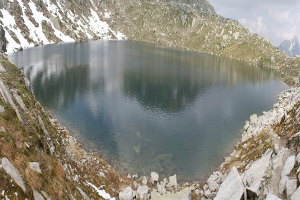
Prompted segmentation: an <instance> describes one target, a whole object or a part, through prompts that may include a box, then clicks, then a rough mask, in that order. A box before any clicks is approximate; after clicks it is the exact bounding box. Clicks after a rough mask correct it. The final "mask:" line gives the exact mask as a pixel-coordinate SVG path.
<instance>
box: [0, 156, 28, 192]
mask: <svg viewBox="0 0 300 200" xmlns="http://www.w3.org/2000/svg"><path fill="white" fill-rule="evenodd" d="M2 168H3V169H4V171H5V172H6V173H7V174H8V175H9V176H10V177H11V178H12V179H13V180H14V181H15V182H16V183H17V184H18V186H20V188H22V190H23V192H26V187H25V184H24V181H23V179H22V177H21V175H20V173H19V171H18V170H17V169H16V168H15V166H14V165H13V164H12V163H11V162H10V161H9V160H8V159H7V158H6V157H4V158H2Z"/></svg>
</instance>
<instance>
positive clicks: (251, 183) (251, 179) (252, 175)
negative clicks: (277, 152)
mask: <svg viewBox="0 0 300 200" xmlns="http://www.w3.org/2000/svg"><path fill="white" fill-rule="evenodd" d="M271 154H272V152H269V153H267V154H265V155H264V156H262V157H261V158H260V159H258V160H257V161H255V162H253V163H252V165H251V166H250V168H249V169H248V170H247V171H245V172H244V175H243V181H244V183H245V185H246V186H247V189H249V190H251V191H253V192H255V193H258V191H259V188H260V185H261V183H262V181H263V179H264V176H265V173H266V171H267V169H268V167H269V165H270V159H271Z"/></svg>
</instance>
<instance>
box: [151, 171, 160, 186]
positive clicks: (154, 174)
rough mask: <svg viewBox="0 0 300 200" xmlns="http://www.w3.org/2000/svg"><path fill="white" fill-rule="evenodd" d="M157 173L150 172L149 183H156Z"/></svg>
mask: <svg viewBox="0 0 300 200" xmlns="http://www.w3.org/2000/svg"><path fill="white" fill-rule="evenodd" d="M158 179H159V175H158V173H156V172H151V183H152V184H156V183H157V182H158Z"/></svg>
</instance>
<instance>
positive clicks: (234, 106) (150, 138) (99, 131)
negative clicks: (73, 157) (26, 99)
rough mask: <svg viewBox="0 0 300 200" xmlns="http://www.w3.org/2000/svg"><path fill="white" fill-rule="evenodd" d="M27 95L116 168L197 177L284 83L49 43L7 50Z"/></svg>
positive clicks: (218, 61)
mask: <svg viewBox="0 0 300 200" xmlns="http://www.w3.org/2000/svg"><path fill="white" fill-rule="evenodd" d="M9 59H10V61H11V62H13V63H14V64H16V65H17V66H18V67H20V68H22V69H23V71H24V74H25V76H26V77H27V78H28V79H29V80H30V83H31V89H32V92H33V94H34V95H35V97H36V98H37V99H38V100H39V101H40V102H41V104H42V105H43V106H44V108H46V109H47V110H48V111H49V112H50V113H51V115H52V116H53V117H54V118H57V119H58V120H59V121H60V122H61V123H62V125H64V126H66V127H67V128H68V129H69V130H70V132H71V135H73V136H75V137H76V138H77V139H78V140H79V141H80V143H81V144H82V146H83V147H84V148H85V149H87V150H88V151H92V152H97V153H99V154H100V155H101V156H102V157H103V158H104V159H106V160H107V161H108V162H109V163H110V164H111V165H112V166H113V167H115V168H116V169H118V170H120V171H121V172H123V173H124V174H127V173H130V174H135V173H137V174H139V175H150V172H151V171H155V172H158V173H159V174H160V175H161V176H162V177H165V176H170V175H173V174H177V177H178V179H179V180H180V181H190V180H196V179H197V180H201V179H204V178H205V177H207V176H208V174H210V173H211V172H212V171H213V170H216V169H217V167H218V166H219V165H220V164H221V163H222V162H223V160H224V156H226V155H228V154H229V153H230V152H231V151H232V150H233V148H234V144H235V142H236V141H237V140H239V139H240V138H241V129H242V128H243V126H244V124H245V120H248V119H249V117H250V115H252V114H254V113H256V114H261V113H262V112H263V111H266V110H269V109H271V108H272V106H273V104H274V103H275V101H276V98H277V95H278V94H279V93H280V92H281V91H283V90H285V89H287V88H288V86H287V85H286V84H285V83H283V82H282V80H281V78H280V76H279V75H278V74H276V72H274V71H272V70H269V69H262V68H260V67H255V66H248V65H246V64H244V63H239V62H233V61H229V60H226V59H223V58H220V57H216V56H212V55H207V54H200V53H194V52H187V51H181V50H174V49H168V48H162V47H157V46H152V45H150V44H145V43H139V42H134V41H113V40H111V41H109V40H108V41H105V40H99V41H88V42H76V43H64V44H53V45H46V46H41V47H34V48H30V49H26V50H23V51H20V52H17V53H13V54H10V55H9Z"/></svg>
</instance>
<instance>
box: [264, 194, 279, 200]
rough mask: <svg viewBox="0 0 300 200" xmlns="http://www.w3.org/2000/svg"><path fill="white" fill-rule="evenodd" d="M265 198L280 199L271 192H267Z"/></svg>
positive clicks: (269, 199) (267, 199) (270, 199)
mask: <svg viewBox="0 0 300 200" xmlns="http://www.w3.org/2000/svg"><path fill="white" fill-rule="evenodd" d="M266 200H281V199H280V198H278V197H277V196H275V195H273V194H270V193H269V194H268V195H267V198H266Z"/></svg>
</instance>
